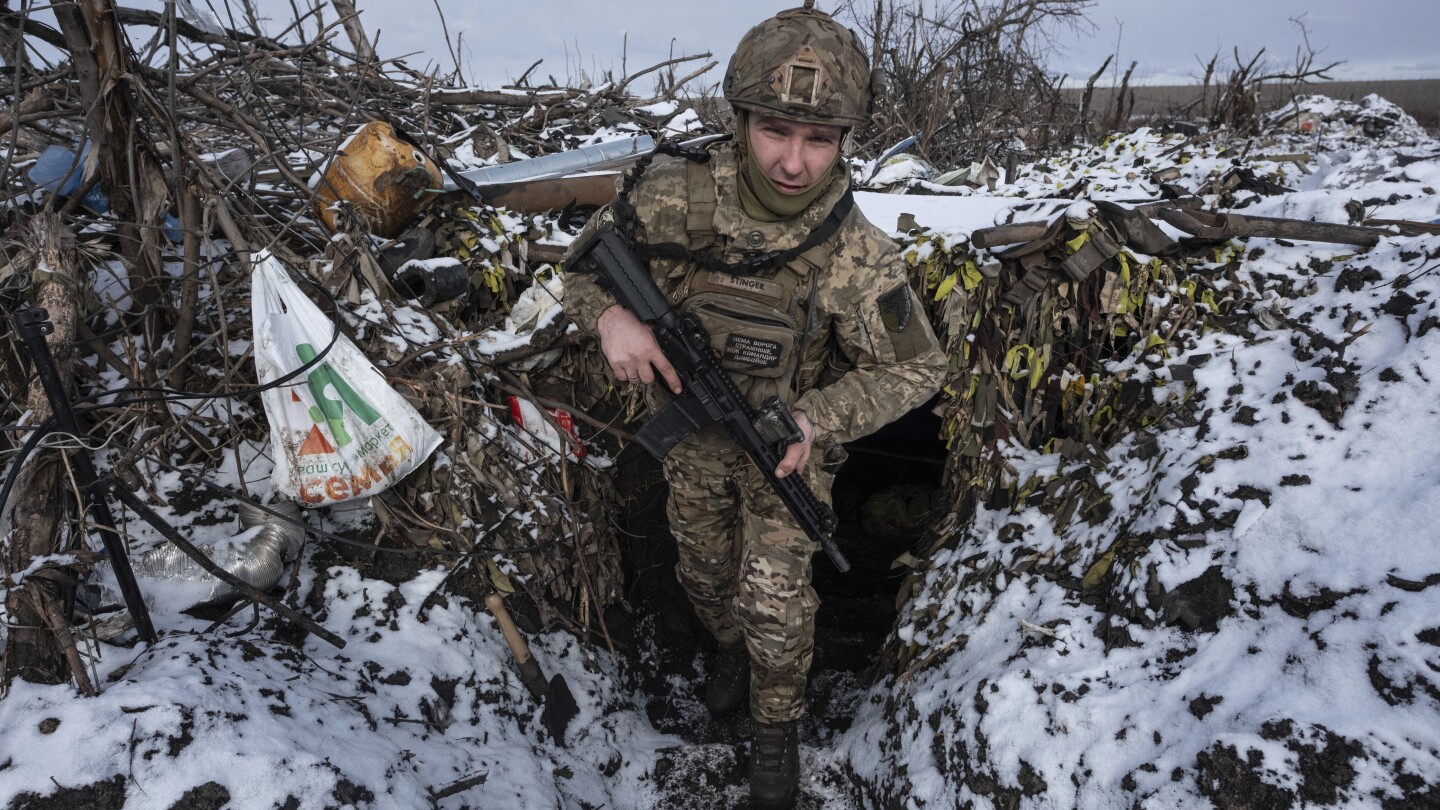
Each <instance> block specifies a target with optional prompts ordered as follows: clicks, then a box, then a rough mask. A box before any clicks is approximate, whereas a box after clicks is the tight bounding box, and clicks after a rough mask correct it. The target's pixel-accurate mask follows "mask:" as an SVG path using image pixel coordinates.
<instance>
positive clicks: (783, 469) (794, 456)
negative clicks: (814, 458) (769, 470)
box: [775, 411, 815, 478]
mask: <svg viewBox="0 0 1440 810" xmlns="http://www.w3.org/2000/svg"><path fill="white" fill-rule="evenodd" d="M790 415H791V416H793V417H795V424H797V425H799V426H800V432H801V433H802V434H804V436H805V438H804V439H803V440H802V441H798V442H795V443H794V444H792V445H790V446H789V447H787V448H785V457H784V458H782V459H780V466H778V467H776V468H775V477H776V478H784V477H785V476H787V475H789V474H790V473H792V472H795V471H796V470H803V469H805V465H806V464H807V463H808V462H809V461H810V448H811V447H812V446H813V445H814V444H815V426H814V425H812V424H811V423H810V417H808V416H806V415H805V412H804V411H791V412H790Z"/></svg>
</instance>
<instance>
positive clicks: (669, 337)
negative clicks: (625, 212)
mask: <svg viewBox="0 0 1440 810" xmlns="http://www.w3.org/2000/svg"><path fill="white" fill-rule="evenodd" d="M575 255H576V262H575V266H576V267H578V269H580V270H581V271H582V272H593V273H596V274H598V276H599V278H600V280H601V281H602V286H604V287H605V288H606V289H607V290H609V291H610V293H611V294H612V295H614V296H615V299H616V300H617V301H618V302H619V303H620V305H621V306H623V307H625V308H626V309H628V310H630V311H631V312H632V313H634V314H635V316H636V317H637V318H639V319H640V320H641V321H644V322H645V323H646V324H648V325H649V326H650V328H651V329H652V330H653V331H654V333H655V340H656V342H657V343H659V344H660V351H661V352H662V353H664V355H665V358H666V359H667V360H669V361H670V364H671V365H672V366H674V367H675V371H676V372H677V373H678V374H679V375H680V380H681V383H682V384H683V389H684V390H683V391H682V392H681V394H680V395H679V396H677V397H676V398H675V400H674V402H672V403H671V404H670V405H669V406H667V407H666V408H664V409H663V410H662V411H661V412H660V413H659V414H657V415H656V416H655V417H654V418H653V419H652V420H651V421H650V422H648V423H646V424H645V426H644V427H643V428H641V429H640V431H639V432H638V433H637V434H636V438H637V439H638V440H639V442H640V444H641V446H643V447H644V448H645V449H646V450H648V451H649V452H650V453H651V454H652V455H654V456H655V457H656V458H664V457H665V456H666V455H667V454H668V453H669V452H670V449H671V448H673V447H674V446H675V445H676V444H677V443H678V442H679V441H680V440H681V439H683V438H685V437H686V436H688V435H690V434H691V433H693V432H695V431H696V430H699V429H701V428H703V427H705V426H707V425H709V424H711V423H713V422H720V423H722V424H724V425H725V428H726V430H728V431H729V432H730V436H731V437H732V438H733V439H734V440H735V443H736V444H738V445H739V446H740V449H742V450H744V451H745V453H746V454H747V455H749V456H750V459H751V461H753V462H754V463H755V466H756V467H758V468H759V470H760V472H761V474H762V475H764V476H765V480H766V481H767V482H768V483H769V484H770V486H771V488H773V489H774V490H775V493H776V494H777V495H779V496H780V500H781V501H782V502H783V503H784V504H785V506H786V508H787V509H789V510H790V514H791V515H793V516H794V517H795V520H796V522H797V523H799V525H800V528H801V529H802V530H804V532H805V534H806V535H807V536H809V537H810V538H811V539H812V540H815V541H817V542H818V543H819V544H820V547H821V548H822V549H824V550H825V556H827V557H829V558H830V561H831V562H832V563H834V564H835V567H836V568H838V569H839V570H840V571H841V572H842V573H843V572H845V571H849V570H850V563H849V562H848V561H847V560H846V559H845V556H844V555H843V554H841V553H840V549H839V548H838V547H837V546H836V545H835V540H834V538H833V535H834V532H835V513H834V512H832V511H831V510H830V507H828V506H826V505H825V504H824V503H823V502H822V501H821V500H820V499H819V498H817V497H815V493H814V492H812V491H811V490H810V487H809V486H808V485H807V484H806V483H805V481H804V476H803V475H801V474H793V475H788V476H786V477H784V478H778V477H776V475H775V467H776V466H777V465H779V463H780V459H781V458H783V457H784V447H783V446H782V447H777V446H776V445H775V444H772V443H771V442H768V441H766V439H765V437H764V436H762V434H761V432H760V430H759V429H758V428H757V427H756V424H755V420H756V417H757V413H756V411H755V409H754V408H752V407H750V403H749V402H748V401H746V399H745V397H744V395H743V394H741V393H740V389H739V388H737V387H736V386H735V381H734V380H732V379H730V375H729V374H728V373H727V372H726V371H725V370H724V369H722V368H720V363H719V362H718V360H717V359H716V357H715V350H714V349H712V348H711V346H710V336H709V334H708V333H706V331H705V327H703V326H701V325H700V322H699V321H697V320H696V319H695V318H694V317H690V316H682V315H680V314H679V313H677V312H676V311H675V310H674V308H672V307H671V306H670V302H669V301H668V300H666V298H665V295H664V294H663V293H661V292H660V288H659V287H657V286H655V281H654V279H652V278H651V277H650V272H649V270H648V269H647V268H646V267H645V265H644V264H643V263H642V262H641V261H640V259H639V257H637V256H636V255H635V252H634V250H632V249H631V247H630V245H629V243H628V242H626V240H625V238H624V237H622V236H621V235H620V234H618V233H616V232H615V229H614V226H613V225H612V224H610V223H604V224H602V225H601V226H600V227H599V228H598V229H597V230H596V231H595V233H594V234H593V235H592V236H590V238H589V239H588V240H587V241H586V242H585V243H584V244H582V245H581V246H580V247H579V248H577V249H576V252H575Z"/></svg>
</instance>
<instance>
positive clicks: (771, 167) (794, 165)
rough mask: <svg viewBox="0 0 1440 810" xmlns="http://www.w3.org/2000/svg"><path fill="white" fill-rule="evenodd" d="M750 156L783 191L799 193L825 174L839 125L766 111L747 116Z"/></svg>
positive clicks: (835, 147) (836, 149)
mask: <svg viewBox="0 0 1440 810" xmlns="http://www.w3.org/2000/svg"><path fill="white" fill-rule="evenodd" d="M746 126H748V127H749V136H750V151H751V153H752V154H751V155H750V159H751V160H754V161H757V163H758V165H759V167H760V170H761V171H763V172H765V175H766V176H767V177H769V178H770V180H771V182H773V183H774V184H775V185H776V186H777V187H778V188H779V189H780V190H781V191H783V192H785V193H786V194H798V193H800V192H801V191H804V190H805V189H806V188H808V187H810V186H811V185H812V184H814V183H815V181H816V180H819V179H820V178H821V177H823V176H825V173H826V172H828V171H830V167H831V166H832V165H834V163H835V158H836V157H837V156H838V155H839V154H840V137H841V135H842V132H841V129H840V127H838V126H832V125H829V124H802V123H800V122H799V121H790V120H787V119H784V118H776V117H774V116H769V115H751V116H749V117H748V123H747V124H746Z"/></svg>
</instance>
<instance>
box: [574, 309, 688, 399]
mask: <svg viewBox="0 0 1440 810" xmlns="http://www.w3.org/2000/svg"><path fill="white" fill-rule="evenodd" d="M595 330H596V331H597V332H599V333H600V351H601V352H602V353H603V354H604V355H605V359H606V361H608V362H609V363H610V368H611V370H613V371H614V372H615V376H616V377H617V378H619V380H620V381H621V382H628V383H632V384H634V383H643V384H645V385H649V384H651V383H653V382H655V377H656V372H657V371H658V372H659V376H661V377H663V378H665V384H666V385H668V386H669V387H670V390H671V391H672V392H674V393H675V394H679V393H680V390H681V389H680V375H679V374H676V373H675V367H674V366H672V365H670V361H669V360H666V359H665V354H664V352H661V351H660V344H659V343H656V342H655V333H654V332H652V331H651V330H650V327H648V326H646V325H645V324H644V323H642V322H641V321H640V319H639V318H637V317H635V313H633V312H631V311H630V310H628V309H626V308H624V307H622V306H620V305H619V304H615V305H614V306H612V307H610V308H609V309H607V310H605V311H604V312H602V313H600V320H598V321H596V322H595Z"/></svg>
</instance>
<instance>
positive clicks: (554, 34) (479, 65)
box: [12, 0, 1440, 90]
mask: <svg viewBox="0 0 1440 810" xmlns="http://www.w3.org/2000/svg"><path fill="white" fill-rule="evenodd" d="M121 2H122V4H124V5H135V6H141V7H148V8H160V7H161V6H162V5H163V0H121ZM191 2H192V3H193V5H194V6H196V7H199V8H202V9H203V8H206V7H207V6H210V7H221V6H223V0H191ZM254 2H255V5H256V6H257V7H258V8H259V9H260V12H261V14H262V15H269V16H270V18H271V22H270V23H269V24H270V26H271V32H272V33H274V32H278V31H279V30H281V29H283V28H284V27H285V26H286V25H288V24H289V21H290V19H291V17H292V12H291V8H292V7H291V0H254ZM311 2H312V0H296V5H299V6H301V7H308V6H309V5H310V3H311ZM942 2H945V3H954V2H956V0H942ZM861 3H862V5H869V0H861ZM356 4H357V6H358V7H359V8H360V11H361V16H362V19H363V22H364V25H365V27H366V30H367V31H368V33H369V34H370V36H371V37H374V35H375V34H376V33H377V32H378V33H379V34H380V54H381V55H382V56H387V57H395V56H400V55H403V54H414V56H412V57H411V58H410V60H409V61H410V62H411V64H412V66H413V67H423V66H425V65H426V64H427V63H434V64H436V65H438V66H440V67H441V69H442V70H441V72H442V73H443V72H446V71H448V70H449V69H450V68H453V61H452V59H451V56H450V54H449V51H448V50H447V49H446V47H445V37H444V34H443V33H442V29H441V16H442V12H443V16H444V21H445V24H446V26H447V27H448V30H449V33H450V37H451V40H452V41H455V40H456V39H457V38H458V40H459V41H460V43H461V47H460V52H459V57H460V61H461V64H462V68H463V75H465V76H466V77H468V78H470V79H471V80H473V81H474V82H475V83H476V84H478V85H481V86H485V87H497V86H499V85H501V84H503V83H506V82H507V81H512V80H514V79H516V78H518V77H519V76H520V74H521V73H523V72H524V71H525V69H526V68H527V67H529V65H530V64H531V63H532V62H534V61H535V60H536V59H543V60H544V61H543V63H542V64H541V65H540V66H539V67H538V68H536V71H535V73H534V74H533V75H532V83H534V82H535V81H536V80H539V81H544V80H545V77H546V76H550V75H553V76H554V77H555V78H556V79H557V80H558V81H560V82H561V83H573V82H577V81H578V80H579V79H580V75H581V71H584V72H585V73H587V74H589V75H591V76H598V75H599V74H602V73H603V72H604V71H606V70H611V71H614V73H615V74H616V75H620V74H622V72H623V71H624V70H628V71H630V72H635V71H638V70H641V69H643V68H645V67H649V66H651V65H654V64H656V63H658V62H660V61H663V60H665V59H667V58H669V56H670V55H671V54H672V53H673V54H674V55H677V56H678V55H691V54H699V53H704V52H706V51H709V52H710V53H712V54H714V57H713V58H714V59H716V60H718V61H719V63H720V64H719V65H718V66H717V67H715V68H714V69H712V70H711V71H710V72H709V73H707V74H705V76H706V78H708V79H709V80H710V81H711V82H716V83H718V82H719V80H720V77H721V74H722V73H723V71H724V69H725V63H726V61H727V60H728V59H729V56H730V53H731V51H732V50H733V49H734V46H735V43H736V41H737V40H738V39H739V38H740V36H741V35H742V34H743V33H744V32H745V31H746V29H748V28H749V27H750V26H751V25H753V24H755V23H756V22H758V21H760V20H761V19H764V18H765V17H768V16H770V15H771V14H773V13H775V12H776V11H778V10H781V9H783V8H787V7H789V6H790V5H792V4H793V5H798V0H794V2H793V3H792V2H791V1H790V0H779V1H778V2H776V0H728V2H719V1H717V0H709V1H708V2H695V1H694V0H668V1H667V2H659V0H626V1H625V2H620V1H619V0H586V1H585V2H573V1H570V2H565V1H562V0H522V2H505V3H498V2H494V0H403V2H396V0H356ZM12 5H13V4H12ZM327 5H328V4H327ZM836 5H837V2H836V0H820V7H821V8H824V9H827V10H831V9H833V8H834V7H835V6H836ZM932 5H933V0H926V6H927V7H928V6H932ZM327 11H329V10H328V9H327ZM1301 15H1304V21H1305V24H1306V26H1307V27H1308V28H1309V31H1310V42H1311V44H1312V45H1313V46H1314V47H1315V48H1316V49H1317V50H1319V51H1320V56H1319V61H1321V62H1326V63H1328V62H1333V61H1344V62H1345V64H1344V65H1343V66H1341V67H1340V68H1338V69H1336V70H1335V71H1334V73H1333V75H1334V76H1335V78H1337V79H1346V78H1357V79H1393V78H1440V48H1437V47H1436V46H1435V42H1436V38H1437V35H1440V2H1437V0H1095V2H1094V3H1093V4H1092V6H1091V7H1090V9H1089V10H1088V12H1087V16H1088V18H1089V24H1087V25H1085V26H1083V27H1082V28H1081V30H1078V31H1076V30H1065V31H1061V32H1060V33H1059V35H1058V36H1057V39H1056V46H1055V49H1054V50H1053V51H1052V52H1051V54H1050V65H1051V68H1052V69H1053V70H1055V71H1056V72H1060V73H1065V74H1068V75H1070V76H1072V77H1075V78H1074V81H1075V83H1077V84H1083V83H1084V81H1085V78H1086V77H1088V76H1089V75H1090V74H1091V73H1093V72H1094V71H1095V69H1096V68H1097V67H1099V66H1100V64H1101V62H1103V61H1104V59H1105V57H1106V56H1107V55H1109V54H1118V59H1117V60H1116V64H1117V65H1118V66H1119V67H1118V68H1117V70H1120V71H1123V69H1124V67H1123V66H1125V65H1128V64H1129V63H1130V62H1131V61H1132V60H1134V61H1138V62H1139V67H1138V68H1137V69H1136V72H1135V77H1136V79H1140V80H1144V81H1149V82H1170V81H1174V82H1187V81H1190V80H1192V79H1194V78H1196V77H1198V76H1199V75H1200V73H1201V67H1200V65H1199V63H1198V62H1197V59H1199V58H1205V59H1208V58H1209V56H1211V55H1213V54H1215V53H1217V52H1218V53H1220V54H1221V55H1222V57H1224V59H1223V60H1222V65H1225V66H1229V65H1232V64H1233V59H1232V58H1231V51H1232V49H1233V48H1234V47H1237V46H1238V47H1239V49H1240V53H1241V56H1242V57H1244V58H1247V59H1248V58H1249V57H1250V56H1253V55H1254V54H1255V53H1256V52H1257V51H1259V50H1260V49H1261V48H1265V49H1266V58H1267V59H1270V60H1271V61H1272V64H1274V65H1275V66H1277V67H1278V66H1282V65H1289V64H1292V63H1293V61H1294V57H1295V51H1296V48H1297V47H1298V46H1300V45H1301V43H1302V39H1301V34H1300V29H1299V28H1298V27H1297V26H1296V25H1295V24H1294V23H1293V22H1291V18H1295V17H1300V16H1301ZM327 18H328V19H330V20H333V19H334V13H333V11H329V13H328V15H327ZM347 47H348V45H347ZM701 64H703V63H693V64H692V65H691V66H690V68H689V69H693V68H695V67H699V66H700V65H701ZM678 70H680V71H682V75H683V72H688V70H687V68H686V67H683V66H682V67H681V68H679V69H678ZM1117 75H1118V74H1117ZM640 87H641V89H642V90H648V89H649V87H650V85H649V84H648V83H647V82H646V81H645V80H643V79H642V80H641V81H640Z"/></svg>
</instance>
